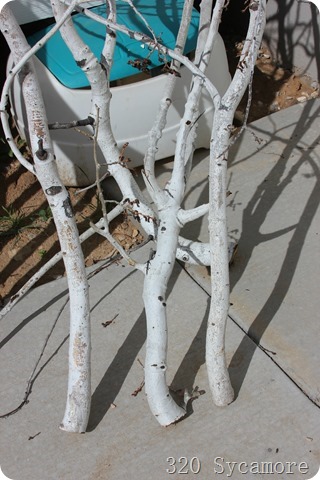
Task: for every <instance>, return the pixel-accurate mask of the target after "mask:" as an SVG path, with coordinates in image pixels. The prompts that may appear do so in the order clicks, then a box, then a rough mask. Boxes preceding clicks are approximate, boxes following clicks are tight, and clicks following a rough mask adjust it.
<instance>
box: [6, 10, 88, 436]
mask: <svg viewBox="0 0 320 480" xmlns="http://www.w3.org/2000/svg"><path fill="white" fill-rule="evenodd" d="M0 20H1V25H2V29H3V31H4V33H5V37H6V39H7V41H8V44H9V46H10V49H11V51H12V54H13V56H14V59H15V61H16V62H17V61H19V60H20V59H21V58H22V57H23V55H24V54H25V52H26V51H27V50H28V49H29V48H30V47H29V45H28V43H27V41H26V39H25V37H24V35H23V33H22V31H21V29H20V27H19V25H18V23H17V22H16V20H15V18H14V16H13V14H12V12H11V10H10V8H9V7H7V6H5V7H4V8H3V9H2V11H1V15H0ZM23 74H24V77H23V80H22V93H23V98H24V103H25V106H26V112H27V119H28V128H29V133H30V141H31V150H32V154H33V159H34V163H35V171H36V175H37V178H38V180H39V182H40V184H41V187H42V189H43V191H44V193H45V195H46V197H47V200H48V203H49V205H50V207H51V210H52V215H53V219H54V222H55V224H56V228H57V233H58V237H59V241H60V245H61V250H62V255H63V259H64V263H65V268H66V273H67V278H68V286H69V296H70V347H69V379H68V397H67V407H66V412H65V417H64V420H63V423H62V426H61V428H63V429H65V430H67V431H72V432H84V431H85V429H86V426H87V422H88V418H89V410H90V401H91V387H90V348H91V347H90V308H89V297H88V283H87V278H86V272H85V267H84V259H83V255H82V251H81V247H80V243H79V235H78V230H77V226H76V223H75V219H74V216H73V212H72V206H71V203H70V199H69V196H68V192H67V191H66V189H65V187H64V186H63V184H62V182H61V181H60V179H59V175H58V171H57V167H56V162H55V158H54V154H53V149H52V143H51V139H50V135H49V130H48V125H47V119H46V114H45V109H44V103H43V99H42V95H41V92H40V87H39V84H38V81H37V77H36V74H35V72H34V68H33V63H32V61H29V62H28V63H27V64H26V65H25V67H24V70H23Z"/></svg>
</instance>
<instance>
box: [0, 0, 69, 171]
mask: <svg viewBox="0 0 320 480" xmlns="http://www.w3.org/2000/svg"><path fill="white" fill-rule="evenodd" d="M75 5H76V0H74V1H73V2H72V3H71V5H70V6H69V7H68V8H67V10H66V12H65V14H64V15H63V17H61V19H60V21H59V22H58V23H57V24H56V25H55V26H54V27H53V28H52V29H51V30H50V32H48V33H47V34H46V35H45V36H44V37H43V38H42V39H41V40H40V41H39V42H37V43H36V44H35V45H34V46H33V47H32V48H30V47H29V48H28V50H26V51H25V52H24V54H23V55H22V57H21V58H20V59H16V65H15V66H14V68H13V69H12V70H11V71H10V72H9V73H8V76H7V79H6V81H5V84H4V86H3V89H2V94H1V102H0V114H1V122H2V127H3V131H4V134H5V136H6V140H7V142H8V144H9V146H10V148H11V150H12V152H13V154H14V156H15V157H16V158H17V160H18V161H19V162H20V163H21V165H23V166H24V167H25V168H26V169H27V170H29V171H30V172H31V173H35V170H34V166H33V165H31V164H30V162H28V161H27V160H26V159H25V158H24V156H23V155H22V154H21V153H20V150H19V148H18V147H17V145H16V144H15V141H14V139H13V138H12V133H11V128H10V125H9V115H8V114H7V110H6V108H7V105H8V101H9V90H10V88H11V84H12V82H13V79H14V77H15V75H16V74H17V73H18V72H19V71H20V70H21V68H22V67H23V65H25V63H26V62H27V61H28V60H29V59H30V58H31V57H32V56H33V55H34V54H35V53H36V52H37V51H38V50H40V48H42V46H43V45H44V44H45V43H46V42H47V41H48V40H49V38H51V37H52V36H53V35H54V34H55V32H56V31H57V30H58V29H59V28H60V27H61V25H62V24H63V23H64V21H65V20H66V18H67V17H68V16H69V15H70V13H71V12H72V11H73V9H74V7H75ZM2 33H3V34H4V35H5V34H6V32H2Z"/></svg>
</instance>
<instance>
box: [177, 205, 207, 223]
mask: <svg viewBox="0 0 320 480" xmlns="http://www.w3.org/2000/svg"><path fill="white" fill-rule="evenodd" d="M208 212H209V203H204V204H202V205H199V207H195V208H191V209H190V210H184V209H183V208H180V210H179V211H178V215H177V219H178V222H179V223H180V225H181V226H184V225H186V224H187V223H189V222H193V221H194V220H197V219H198V218H200V217H203V216H204V215H205V214H206V213H208Z"/></svg>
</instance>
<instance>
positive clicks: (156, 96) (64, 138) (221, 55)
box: [8, 36, 230, 186]
mask: <svg viewBox="0 0 320 480" xmlns="http://www.w3.org/2000/svg"><path fill="white" fill-rule="evenodd" d="M34 60H35V67H36V72H37V74H38V77H39V82H40V85H41V89H42V93H43V97H44V102H45V107H46V111H47V116H48V121H49V123H54V122H57V121H58V122H69V121H73V120H79V119H84V118H87V117H88V114H89V112H90V100H91V94H90V90H89V89H86V88H80V89H70V88H67V87H65V86H63V85H62V84H61V83H60V82H59V81H58V80H57V79H56V78H55V76H54V75H52V73H51V72H50V71H49V70H48V69H47V68H46V67H45V66H44V65H43V64H42V63H41V62H40V61H39V60H38V58H36V57H35V59H34ZM11 66H12V58H11V57H10V58H9V61H8V69H10V68H11ZM207 75H208V77H209V78H210V79H211V81H212V82H213V83H214V85H215V86H216V87H217V89H218V91H219V93H224V92H225V90H226V89H227V87H228V85H229V83H230V74H229V70H228V63H227V58H226V52H225V47H224V43H223V41H222V39H221V37H220V36H218V38H217V40H216V42H215V47H214V51H213V53H212V56H211V60H210V64H209V66H208V71H207ZM165 80H166V74H160V75H158V76H156V77H153V78H147V79H146V80H143V81H138V82H135V83H130V84H127V85H121V86H117V87H114V88H112V89H111V92H112V100H111V124H112V128H113V131H114V135H115V138H116V140H117V143H118V145H119V147H120V148H121V146H122V145H123V144H124V143H126V142H129V146H128V147H127V149H126V151H125V154H126V156H127V157H129V158H130V159H131V162H130V163H129V164H128V166H129V168H131V167H136V166H138V165H142V164H143V158H144V154H145V152H146V146H147V141H148V131H149V129H150V128H151V126H152V124H153V121H154V119H155V116H156V113H157V111H158V105H159V102H160V99H161V98H162V94H163V87H164V84H165ZM191 80H192V75H191V74H190V72H189V71H188V70H187V69H186V68H185V67H182V69H181V78H179V79H178V81H177V83H176V88H175V90H174V94H173V98H172V106H171V108H170V109H169V114H168V122H167V126H166V128H165V129H164V131H163V137H162V139H161V140H160V142H159V150H158V152H157V160H159V159H163V158H166V157H169V156H171V155H173V154H174V151H175V143H176V133H177V130H178V125H179V122H180V119H181V117H182V114H183V110H184V105H185V101H186V98H187V94H188V90H189V86H190V82H191ZM11 105H12V111H13V114H14V117H15V120H16V123H17V126H18V129H19V132H20V134H21V136H22V137H23V138H26V139H28V134H27V122H26V115H25V111H24V106H23V104H22V96H21V89H20V85H19V81H18V77H16V79H15V81H14V83H13V87H12V91H11ZM199 111H200V113H202V114H203V115H202V116H201V118H200V120H199V126H198V130H197V132H198V136H197V143H196V146H197V148H199V147H205V148H208V147H209V142H210V132H211V128H212V118H213V105H212V102H211V100H210V99H209V96H208V95H207V93H206V92H205V91H204V92H203V95H202V98H201V102H200V109H199ZM51 133H52V140H53V146H54V151H55V155H56V158H57V163H58V169H59V173H60V175H61V179H62V181H63V182H64V184H65V185H70V186H84V185H88V184H90V183H93V182H94V180H95V166H94V162H93V142H92V140H90V139H89V138H88V137H86V136H84V135H81V134H80V133H77V132H75V131H74V130H70V129H69V130H54V131H52V132H51ZM98 153H99V152H98ZM100 161H101V163H102V162H103V159H102V158H100ZM101 173H102V174H103V173H104V171H103V170H102V172H101Z"/></svg>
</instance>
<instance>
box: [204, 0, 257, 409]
mask: <svg viewBox="0 0 320 480" xmlns="http://www.w3.org/2000/svg"><path fill="white" fill-rule="evenodd" d="M249 8H250V24H249V29H248V34H247V39H246V41H245V42H244V48H243V52H242V55H241V57H240V60H239V64H238V67H237V70H236V73H235V75H234V78H233V80H232V82H231V85H230V86H229V88H228V90H227V92H226V93H225V95H224V96H223V98H222V99H221V102H220V105H219V108H218V109H217V110H216V112H215V117H214V123H213V128H212V137H211V146H210V170H209V233H210V247H211V301H210V313H209V319H208V327H207V340H206V364H207V371H208V377H209V384H210V389H211V392H212V395H213V399H214V402H215V403H216V404H217V405H219V406H224V405H227V404H229V403H231V402H232V400H233V397H234V393H233V389H232V386H231V383H230V378H229V373H228V369H227V365H226V357H225V329H226V321H227V316H228V310H229V291H230V288H229V268H228V239H227V221H226V198H227V191H226V190H227V189H226V186H227V158H228V149H229V142H230V128H229V127H230V125H232V121H233V117H234V113H235V110H236V108H237V106H238V104H239V102H240V100H241V98H242V96H243V95H244V93H245V90H246V88H247V87H248V84H249V82H250V79H251V78H252V72H253V69H254V65H255V61H256V58H257V54H258V49H259V47H260V44H261V40H262V34H263V30H264V25H265V8H266V2H265V0H254V1H252V2H251V4H250V7H249Z"/></svg>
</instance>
